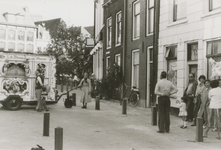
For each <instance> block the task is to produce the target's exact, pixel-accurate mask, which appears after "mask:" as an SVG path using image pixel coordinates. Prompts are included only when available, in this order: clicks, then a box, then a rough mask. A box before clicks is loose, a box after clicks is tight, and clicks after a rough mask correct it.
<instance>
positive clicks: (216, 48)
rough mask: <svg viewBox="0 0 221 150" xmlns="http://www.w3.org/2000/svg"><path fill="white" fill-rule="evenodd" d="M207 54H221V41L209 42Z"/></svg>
mask: <svg viewBox="0 0 221 150" xmlns="http://www.w3.org/2000/svg"><path fill="white" fill-rule="evenodd" d="M207 54H208V55H216V54H221V40H217V41H211V42H208V43H207Z"/></svg>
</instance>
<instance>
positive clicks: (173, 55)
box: [166, 46, 177, 86]
mask: <svg viewBox="0 0 221 150" xmlns="http://www.w3.org/2000/svg"><path fill="white" fill-rule="evenodd" d="M166 59H167V72H168V73H170V74H172V76H168V80H169V81H171V82H172V83H173V84H174V85H175V86H177V46H169V47H166Z"/></svg>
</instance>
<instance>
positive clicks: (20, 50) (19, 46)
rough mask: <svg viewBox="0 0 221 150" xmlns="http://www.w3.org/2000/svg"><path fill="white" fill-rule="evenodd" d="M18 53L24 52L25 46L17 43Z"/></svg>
mask: <svg viewBox="0 0 221 150" xmlns="http://www.w3.org/2000/svg"><path fill="white" fill-rule="evenodd" d="M17 49H18V51H19V52H24V50H25V45H24V44H23V43H18V48H17Z"/></svg>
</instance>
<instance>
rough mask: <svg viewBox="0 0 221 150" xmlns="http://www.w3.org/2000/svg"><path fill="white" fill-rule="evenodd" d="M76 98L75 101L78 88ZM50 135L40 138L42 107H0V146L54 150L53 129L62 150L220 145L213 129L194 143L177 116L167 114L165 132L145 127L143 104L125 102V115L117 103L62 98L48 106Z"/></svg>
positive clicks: (148, 116) (16, 149)
mask: <svg viewBox="0 0 221 150" xmlns="http://www.w3.org/2000/svg"><path fill="white" fill-rule="evenodd" d="M76 92H77V100H79V98H80V97H79V91H76ZM49 108H50V118H51V119H50V136H49V137H43V136H42V133H43V114H44V113H43V112H41V113H39V112H36V111H34V107H33V106H23V107H22V109H21V110H19V111H8V110H5V109H3V108H0V118H1V123H0V124H1V126H0V134H1V138H0V150H30V149H31V148H32V147H35V145H36V144H39V145H41V146H43V147H44V148H45V150H54V129H55V128H56V127H58V126H60V127H63V130H64V135H63V136H64V143H63V145H64V148H63V150H132V149H133V150H149V149H150V150H151V149H155V150H158V149H168V150H171V149H174V150H177V149H179V150H180V149H183V150H184V149H185V150H187V149H194V150H195V149H200V150H207V149H212V150H214V149H217V150H218V149H219V150H220V149H221V141H220V140H217V139H215V136H216V135H215V133H212V132H211V133H210V134H209V138H207V139H205V140H204V142H203V143H197V142H194V139H195V127H190V123H189V124H188V128H187V129H185V130H184V129H180V128H179V126H180V122H181V119H179V118H177V117H174V116H171V132H170V133H169V134H166V133H165V134H158V133H156V131H157V127H156V126H151V112H150V109H149V108H146V109H145V108H137V107H136V108H132V107H128V114H127V115H122V114H121V106H120V105H119V103H114V102H110V101H101V110H100V111H96V110H95V103H94V102H92V103H90V104H88V109H86V110H85V109H81V104H80V103H79V101H77V106H76V107H72V108H71V109H67V108H65V107H64V105H63V101H62V100H61V101H59V103H58V104H55V105H50V106H49Z"/></svg>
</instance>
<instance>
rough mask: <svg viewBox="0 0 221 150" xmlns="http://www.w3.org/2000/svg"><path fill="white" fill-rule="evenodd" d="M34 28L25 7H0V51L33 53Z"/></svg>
mask: <svg viewBox="0 0 221 150" xmlns="http://www.w3.org/2000/svg"><path fill="white" fill-rule="evenodd" d="M36 31H37V30H36V26H35V24H34V22H33V21H32V18H31V15H30V14H29V12H28V8H27V7H21V6H14V5H6V4H1V5H0V50H1V51H18V52H31V53H33V52H34V50H35V47H36V42H35V41H36V36H35V35H36Z"/></svg>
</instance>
